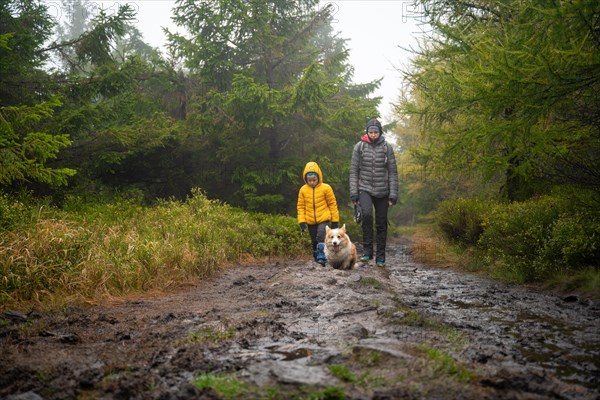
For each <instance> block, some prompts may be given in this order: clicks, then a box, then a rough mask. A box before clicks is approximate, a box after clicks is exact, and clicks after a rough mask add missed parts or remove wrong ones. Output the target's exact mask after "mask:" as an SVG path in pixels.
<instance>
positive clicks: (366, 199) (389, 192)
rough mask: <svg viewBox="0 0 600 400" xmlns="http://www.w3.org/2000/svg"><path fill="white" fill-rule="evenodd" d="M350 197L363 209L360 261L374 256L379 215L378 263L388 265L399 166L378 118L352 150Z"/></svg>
mask: <svg viewBox="0 0 600 400" xmlns="http://www.w3.org/2000/svg"><path fill="white" fill-rule="evenodd" d="M350 198H351V199H352V202H353V203H354V204H355V205H356V204H359V205H360V208H361V211H362V230H363V255H362V256H361V257H360V260H361V261H365V262H368V261H369V260H371V259H373V215H375V231H376V242H377V251H376V253H375V263H376V265H377V266H380V267H384V266H385V245H386V242H387V222H388V219H387V215H388V208H389V207H390V206H392V205H394V204H396V202H397V201H398V169H397V167H396V157H395V156H394V151H393V149H392V146H389V145H388V144H387V143H386V141H385V139H384V138H383V129H382V127H381V123H380V122H379V121H378V120H377V119H376V118H373V119H371V120H370V121H369V122H368V123H367V129H366V133H365V135H363V137H362V138H361V139H360V141H359V142H358V143H357V144H356V145H355V146H354V150H353V151H352V161H351V163H350ZM373 211H375V212H374V213H373Z"/></svg>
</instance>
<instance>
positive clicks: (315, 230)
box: [308, 221, 329, 252]
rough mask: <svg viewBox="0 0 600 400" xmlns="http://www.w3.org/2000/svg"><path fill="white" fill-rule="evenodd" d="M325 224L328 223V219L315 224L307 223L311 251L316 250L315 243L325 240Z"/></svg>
mask: <svg viewBox="0 0 600 400" xmlns="http://www.w3.org/2000/svg"><path fill="white" fill-rule="evenodd" d="M327 225H329V221H325V222H321V223H320V224H316V225H310V224H309V225H308V233H309V234H310V241H311V244H312V249H313V252H314V251H316V250H317V244H319V243H323V242H324V241H325V227H326V226H327Z"/></svg>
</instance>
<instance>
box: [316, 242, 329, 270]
mask: <svg viewBox="0 0 600 400" xmlns="http://www.w3.org/2000/svg"><path fill="white" fill-rule="evenodd" d="M316 260H317V262H318V263H319V264H321V265H323V266H325V264H326V263H327V259H326V258H325V243H319V244H317V257H316Z"/></svg>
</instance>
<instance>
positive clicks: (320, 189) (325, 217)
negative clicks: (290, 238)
mask: <svg viewBox="0 0 600 400" xmlns="http://www.w3.org/2000/svg"><path fill="white" fill-rule="evenodd" d="M302 179H303V180H304V182H305V184H304V185H303V186H302V187H301V188H300V191H299V192H298V224H300V230H301V232H302V233H304V231H305V230H306V229H307V228H308V233H309V234H310V239H311V243H312V250H313V258H314V259H315V261H316V262H318V263H319V264H321V265H323V266H324V265H325V263H326V262H327V259H326V258H325V243H324V242H325V226H327V225H328V224H329V222H331V228H337V227H338V226H339V222H340V214H339V211H338V207H337V201H336V200H335V195H334V194H333V189H332V188H331V186H330V185H328V184H326V183H324V182H323V173H322V172H321V168H319V165H318V164H317V163H316V162H314V161H310V162H308V163H307V164H306V166H305V167H304V172H303V173H302Z"/></svg>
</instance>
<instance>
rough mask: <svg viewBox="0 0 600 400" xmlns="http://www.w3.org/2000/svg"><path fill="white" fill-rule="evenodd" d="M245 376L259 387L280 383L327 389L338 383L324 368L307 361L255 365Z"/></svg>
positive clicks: (247, 370)
mask: <svg viewBox="0 0 600 400" xmlns="http://www.w3.org/2000/svg"><path fill="white" fill-rule="evenodd" d="M244 375H245V376H246V377H247V378H248V379H249V380H250V381H251V382H253V383H254V384H256V385H259V386H266V385H272V384H277V383H279V384H296V385H311V386H316V387H325V386H329V385H333V384H335V383H337V380H336V379H335V378H333V377H332V376H331V374H330V373H329V371H328V370H327V369H326V368H325V367H324V366H321V365H318V366H314V365H308V362H307V360H306V359H300V360H292V361H271V360H268V361H264V362H260V363H255V364H252V365H250V366H249V367H248V368H247V369H246V370H245V373H244Z"/></svg>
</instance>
